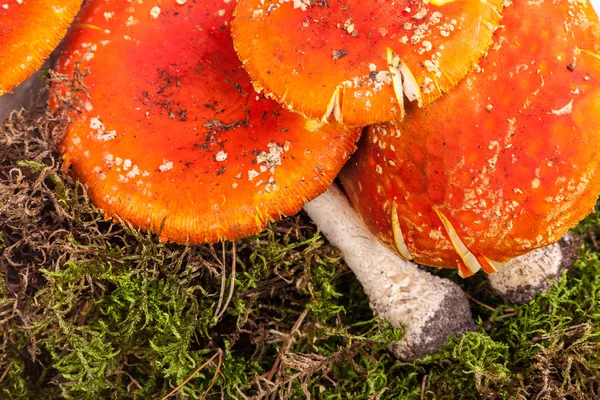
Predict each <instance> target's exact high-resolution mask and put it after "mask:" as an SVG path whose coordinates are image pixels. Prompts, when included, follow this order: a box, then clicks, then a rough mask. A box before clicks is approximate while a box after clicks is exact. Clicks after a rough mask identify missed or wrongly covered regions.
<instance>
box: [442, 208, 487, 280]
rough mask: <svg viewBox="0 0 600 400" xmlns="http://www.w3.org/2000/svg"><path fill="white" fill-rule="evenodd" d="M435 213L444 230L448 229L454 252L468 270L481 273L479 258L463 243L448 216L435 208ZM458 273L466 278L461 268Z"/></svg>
mask: <svg viewBox="0 0 600 400" xmlns="http://www.w3.org/2000/svg"><path fill="white" fill-rule="evenodd" d="M434 211H435V212H436V214H437V215H438V217H439V219H440V221H442V225H444V228H445V229H446V233H448V236H449V237H450V242H451V243H452V246H453V247H454V250H456V253H458V255H459V257H460V258H461V259H462V261H463V262H464V263H465V265H466V266H467V268H468V269H469V270H470V271H471V272H472V273H476V272H477V271H479V270H480V269H481V264H480V263H479V261H478V260H477V257H475V255H474V254H473V253H471V251H470V250H469V249H468V248H467V246H465V244H464V243H463V241H462V240H461V238H460V237H459V236H458V234H457V233H456V230H455V229H454V227H453V226H452V223H450V221H449V220H448V218H446V216H445V215H444V214H442V212H441V211H440V210H438V209H437V208H434ZM458 272H459V275H460V276H461V277H463V278H464V276H463V274H462V273H461V271H460V268H459V270H458Z"/></svg>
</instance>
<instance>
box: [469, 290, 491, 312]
mask: <svg viewBox="0 0 600 400" xmlns="http://www.w3.org/2000/svg"><path fill="white" fill-rule="evenodd" d="M465 294H466V295H467V299H469V300H471V301H472V302H473V303H475V304H477V305H479V306H481V307H483V308H486V309H488V310H490V311H492V312H495V311H496V309H495V308H494V307H491V306H488V305H487V304H485V303H482V302H481V301H479V300H477V299H476V298H475V297H473V296H471V295H470V294H468V293H466V292H465Z"/></svg>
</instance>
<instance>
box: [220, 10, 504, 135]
mask: <svg viewBox="0 0 600 400" xmlns="http://www.w3.org/2000/svg"><path fill="white" fill-rule="evenodd" d="M501 9H502V1H501V0H488V1H478V0H477V1H471V0H432V1H425V0H416V1H414V0H394V1H389V0H345V1H341V0H293V1H291V0H240V1H239V3H238V6H237V8H236V11H235V14H236V16H235V19H234V22H233V28H232V34H233V38H234V45H235V47H236V50H237V52H238V55H239V57H240V59H241V60H242V61H243V63H244V67H245V68H246V70H247V71H248V73H249V74H250V76H251V77H252V79H253V80H254V83H255V85H257V87H259V88H264V90H265V91H266V92H267V93H268V94H270V95H272V96H273V98H275V99H277V100H278V101H280V102H282V103H284V104H286V105H288V107H289V108H290V109H293V110H296V111H298V112H300V113H302V114H304V115H306V116H308V117H309V118H313V119H323V120H326V119H327V118H328V117H329V116H330V115H331V114H334V116H335V118H336V120H337V121H338V122H343V123H344V124H345V125H353V126H364V125H368V124H372V123H376V122H382V121H389V120H392V119H398V118H402V117H403V114H404V102H405V99H404V97H406V98H407V99H408V100H410V101H416V102H417V103H418V104H420V105H421V104H428V103H430V102H431V101H433V100H435V99H436V98H438V97H439V96H441V94H442V93H443V92H446V91H448V90H450V89H451V88H452V87H454V86H455V85H456V84H457V83H458V81H460V80H461V79H462V78H463V77H464V76H465V75H466V74H467V72H468V71H470V70H471V67H472V65H473V64H474V63H476V62H477V61H478V60H479V58H480V57H481V56H482V55H483V54H484V53H485V51H486V50H487V49H488V47H489V46H490V44H491V42H492V32H493V31H494V30H495V29H496V28H497V26H498V22H499V20H500V11H501Z"/></svg>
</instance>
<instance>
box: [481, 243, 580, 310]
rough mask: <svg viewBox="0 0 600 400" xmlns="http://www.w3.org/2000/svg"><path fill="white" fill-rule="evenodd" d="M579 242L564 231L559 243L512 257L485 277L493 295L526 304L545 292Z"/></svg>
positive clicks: (573, 253)
mask: <svg viewBox="0 0 600 400" xmlns="http://www.w3.org/2000/svg"><path fill="white" fill-rule="evenodd" d="M580 244H581V242H580V241H579V240H577V239H576V237H574V236H572V235H570V234H567V235H565V236H564V237H563V238H562V239H561V240H560V241H559V242H557V243H553V244H551V245H550V246H546V247H542V248H540V249H536V250H533V251H531V252H529V253H527V254H524V255H522V256H520V257H517V258H513V259H512V260H510V261H509V262H507V263H506V264H504V265H503V266H502V267H501V268H498V272H497V273H495V274H491V275H490V276H489V277H488V278H489V281H490V286H491V287H492V289H493V290H494V292H496V294H497V295H499V296H501V297H503V298H504V299H506V300H508V301H510V302H512V303H527V302H529V301H531V300H533V298H534V297H535V295H536V294H537V293H540V292H545V291H546V290H547V289H548V288H549V287H550V286H551V285H552V282H553V281H556V280H559V279H560V277H561V274H562V272H563V271H564V270H565V269H566V268H567V267H568V266H569V265H571V264H572V261H573V260H574V259H576V258H577V256H578V248H579V246H580Z"/></svg>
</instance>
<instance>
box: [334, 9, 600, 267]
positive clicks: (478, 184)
mask: <svg viewBox="0 0 600 400" xmlns="http://www.w3.org/2000/svg"><path fill="white" fill-rule="evenodd" d="M502 24H503V27H502V28H501V29H498V31H497V32H496V34H495V38H496V43H495V44H494V45H493V46H492V49H491V50H490V51H489V54H488V56H487V57H486V58H484V59H482V61H481V62H480V65H481V71H480V72H478V73H472V74H470V75H469V76H467V78H465V80H464V81H462V82H461V83H460V84H459V85H458V86H457V87H456V88H455V89H454V90H452V91H451V92H450V93H448V94H446V95H444V96H443V97H442V98H440V99H439V100H438V101H436V102H435V103H433V104H431V105H430V106H428V107H425V108H423V109H416V108H415V107H412V108H411V109H410V110H408V111H407V116H406V118H405V120H404V121H403V122H402V123H396V122H393V123H386V124H378V125H374V126H372V127H370V128H369V129H368V132H367V133H366V135H365V136H364V137H363V139H362V141H361V143H360V144H359V151H358V152H357V154H356V155H355V156H354V157H353V158H352V160H351V161H350V162H349V163H348V165H347V167H346V168H345V169H344V170H343V172H342V174H341V179H342V182H343V184H344V187H345V189H346V191H347V193H348V195H349V197H350V199H351V201H352V203H353V204H354V206H355V207H356V208H357V209H358V211H359V213H360V214H361V215H362V217H363V218H364V220H365V221H366V222H367V224H368V225H369V226H370V228H371V229H372V230H373V232H374V233H376V235H377V236H379V237H380V238H381V239H382V240H383V241H385V242H386V243H387V244H388V245H390V246H392V247H395V248H397V249H398V252H399V254H401V255H403V256H404V257H405V258H411V259H414V261H415V262H417V263H420V264H425V265H431V266H437V267H449V268H457V267H458V268H459V269H460V271H461V273H462V274H463V275H465V276H466V275H470V274H471V273H473V272H475V271H476V270H477V269H479V268H480V267H481V268H482V269H484V270H486V271H487V272H493V271H494V262H500V263H501V262H505V261H507V260H509V259H511V258H514V257H517V256H519V255H522V254H524V253H526V252H528V251H530V250H533V249H536V248H539V247H543V246H547V245H549V244H551V243H553V242H556V241H557V240H559V239H560V238H561V237H562V236H563V235H564V234H565V233H566V232H567V230H568V229H569V228H571V227H573V226H574V225H576V224H577V223H578V222H579V221H580V220H581V219H583V218H584V217H585V216H586V215H587V214H588V213H589V212H590V211H591V210H592V209H593V207H594V204H595V202H596V199H597V197H598V194H599V193H600V177H599V176H598V173H599V172H600V171H598V168H599V166H600V152H599V151H598V149H600V118H598V116H600V24H599V23H598V17H597V15H596V14H595V13H594V11H593V9H592V7H591V5H590V4H589V3H588V2H587V1H577V2H570V1H560V2H554V1H544V2H542V3H531V2H526V1H524V2H515V3H514V4H512V5H510V6H507V7H506V8H505V9H504V13H503V20H502Z"/></svg>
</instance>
